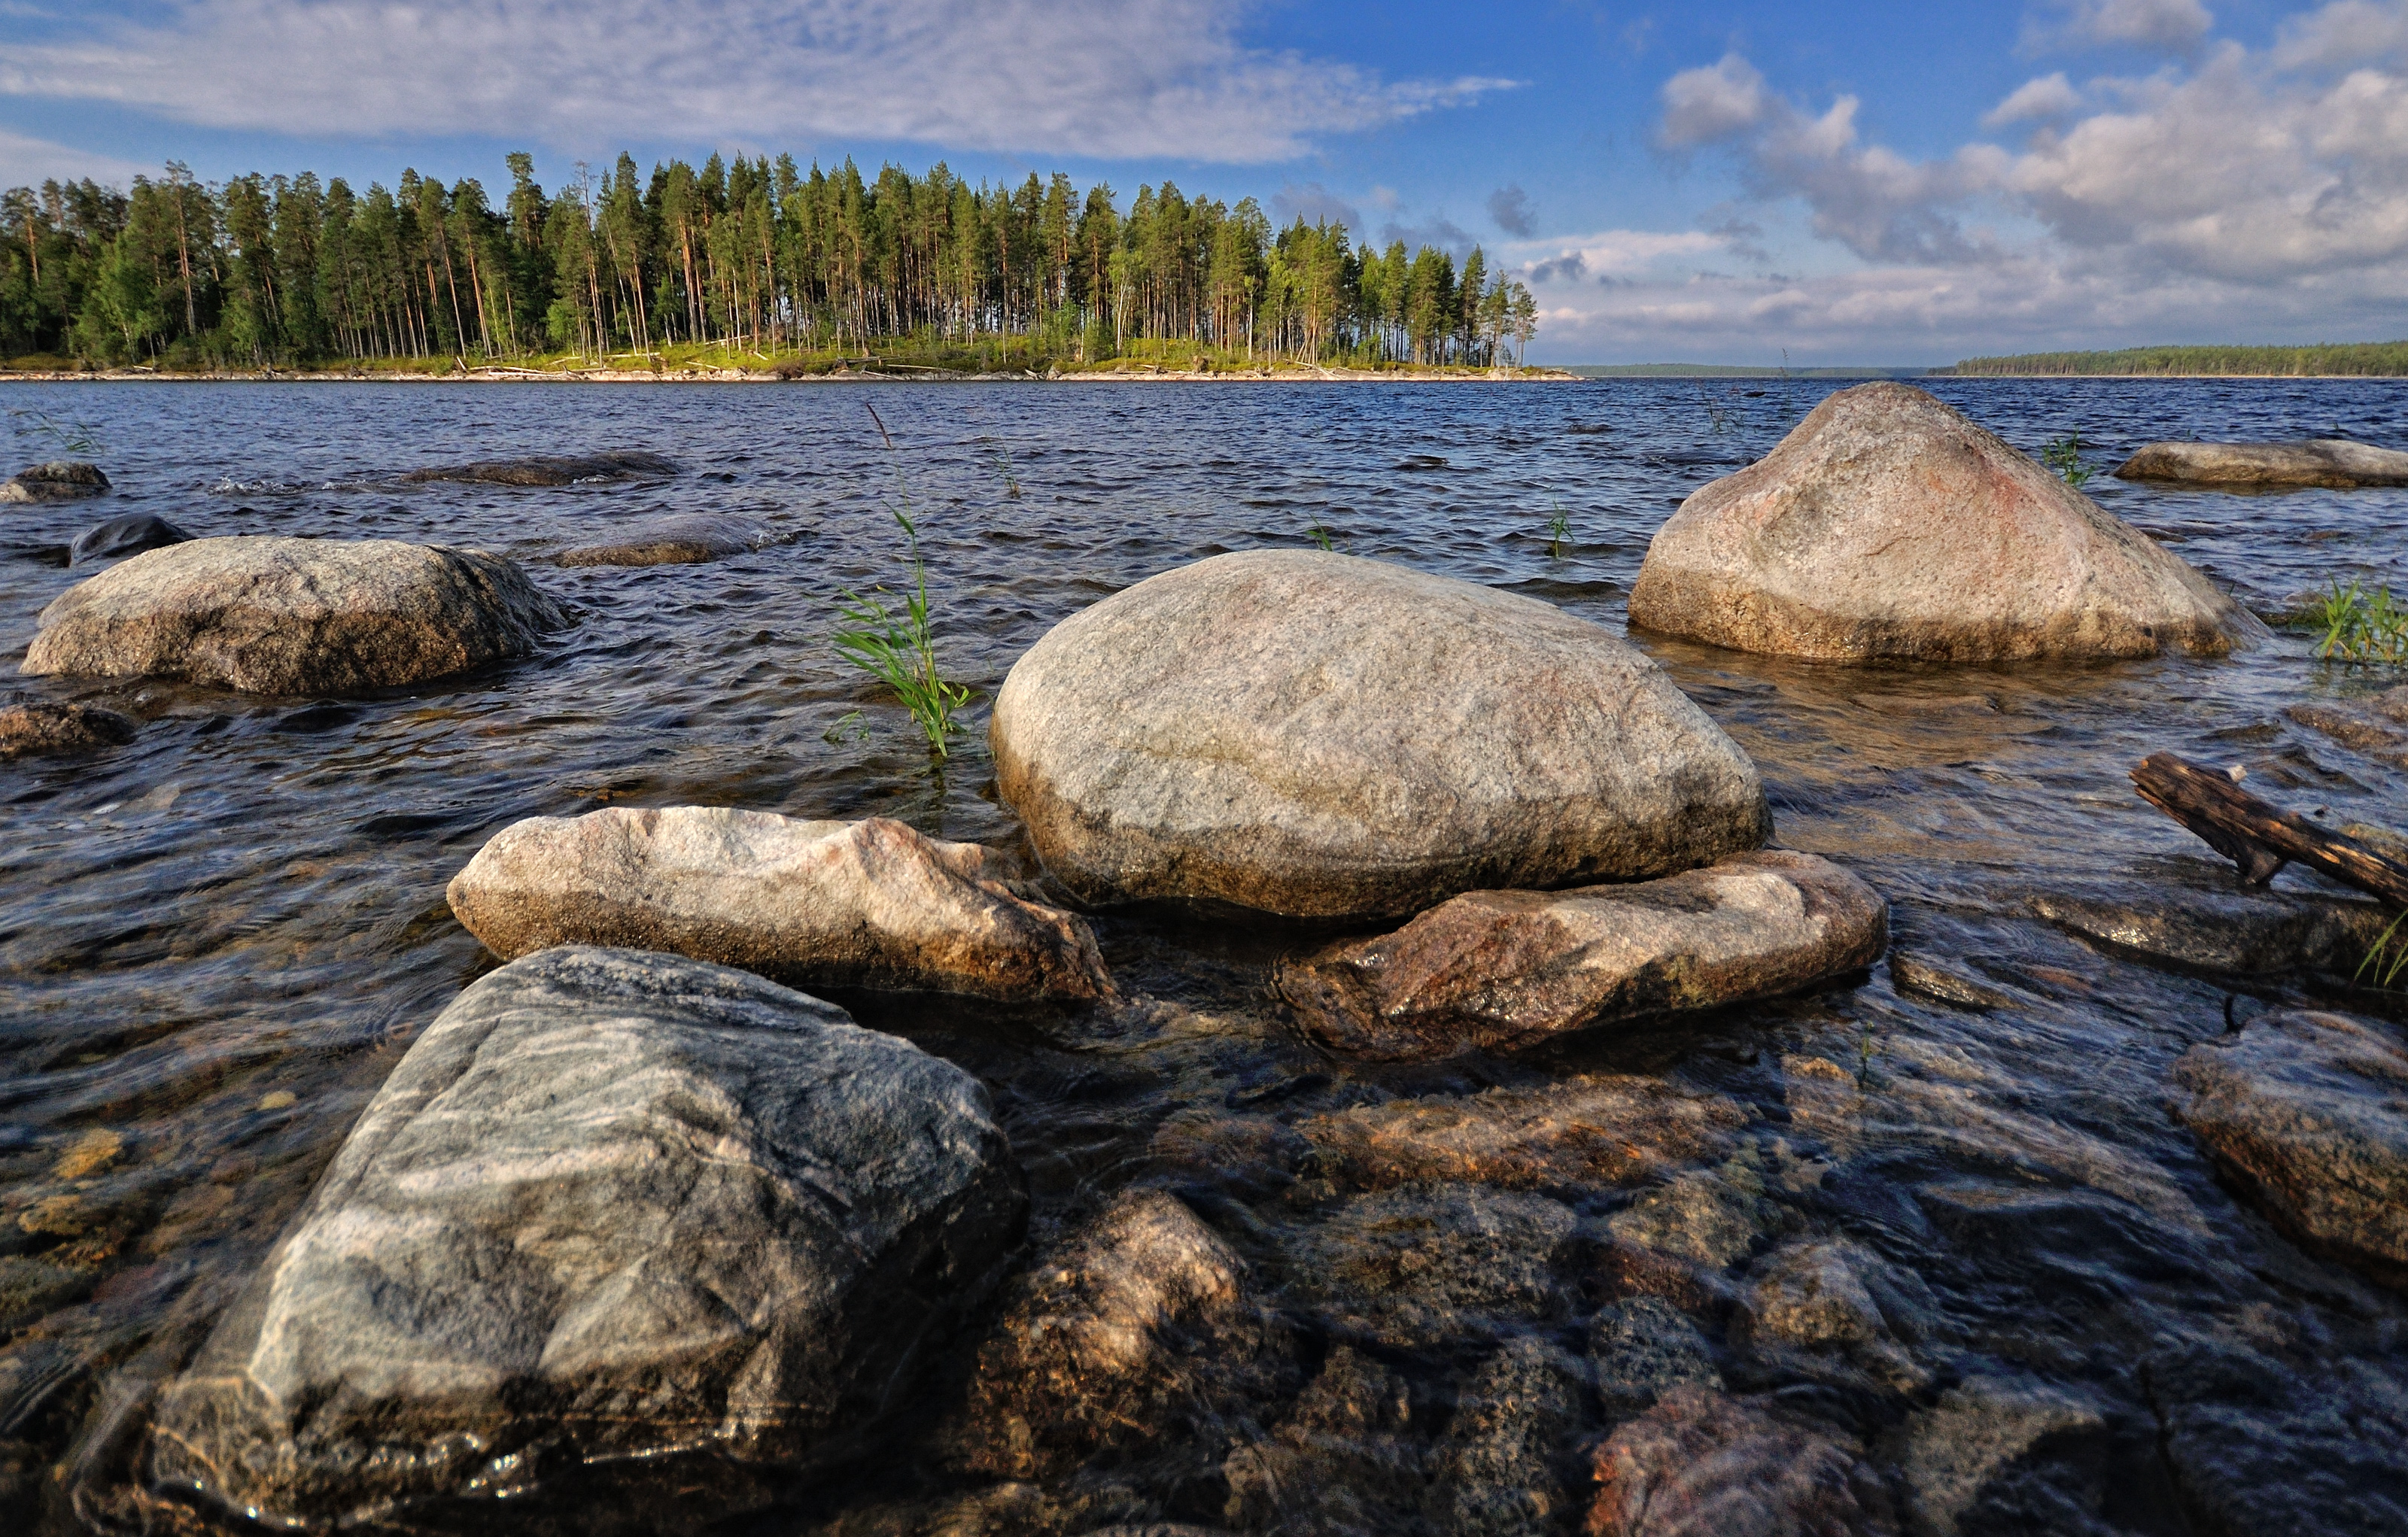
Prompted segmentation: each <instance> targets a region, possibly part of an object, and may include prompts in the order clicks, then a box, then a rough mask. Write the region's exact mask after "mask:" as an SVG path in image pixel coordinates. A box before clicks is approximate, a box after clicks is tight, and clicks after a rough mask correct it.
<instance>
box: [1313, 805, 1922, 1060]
mask: <svg viewBox="0 0 2408 1537" xmlns="http://www.w3.org/2000/svg"><path fill="white" fill-rule="evenodd" d="M1888 937H1889V907H1888V904H1886V903H1885V902H1884V901H1883V900H1882V898H1881V896H1880V894H1879V893H1878V892H1876V891H1874V890H1873V889H1872V888H1871V887H1870V886H1867V885H1866V884H1865V883H1864V882H1863V881H1861V880H1859V879H1857V878H1856V876H1855V875H1850V874H1849V873H1848V872H1847V871H1845V870H1842V869H1841V868H1840V867H1839V866H1838V865H1836V864H1833V863H1831V862H1830V861H1828V860H1822V859H1817V858H1816V857H1814V856H1813V855H1812V854H1794V853H1789V852H1787V851H1785V850H1780V849H1767V850H1764V851H1762V852H1758V853H1754V854H1741V855H1736V856H1733V857H1731V858H1728V859H1726V860H1724V861H1721V862H1720V863H1718V864H1714V865H1712V866H1710V867H1708V868H1706V869H1703V870H1690V871H1685V872H1684V873H1682V874H1680V875H1668V876H1665V877H1663V878H1662V879H1659V880H1651V881H1643V882H1640V883H1637V884H1634V885H1627V886H1588V887H1583V888H1580V889H1576V890H1570V891H1474V892H1471V893H1469V895H1466V896H1460V897H1457V898H1455V900H1454V901H1452V902H1449V903H1446V904H1443V905H1441V906H1439V907H1435V908H1433V909H1431V910H1430V911H1428V912H1426V913H1424V914H1423V915H1422V916H1421V917H1419V918H1415V919H1413V921H1412V922H1411V923H1409V924H1407V925H1405V927H1404V928H1402V929H1400V930H1398V932H1395V933H1393V934H1387V935H1383V937H1381V938H1378V939H1371V940H1365V941H1362V942H1359V943H1356V944H1352V945H1346V946H1340V947H1339V948H1337V949H1335V950H1333V951H1329V952H1326V953H1325V954H1324V955H1322V956H1320V957H1318V958H1316V959H1314V960H1313V961H1310V962H1306V963H1303V964H1294V963H1283V965H1282V966H1281V968H1280V971H1279V976H1278V987H1279V990H1280V994H1281V996H1282V997H1283V998H1285V999H1286V1000H1287V1001H1288V1003H1290V1004H1292V1005H1294V1006H1295V1008H1296V1009H1297V1014H1298V1016H1299V1017H1300V1018H1301V1019H1302V1020H1303V1023H1304V1028H1305V1030H1306V1032H1307V1033H1308V1034H1310V1035H1311V1036H1312V1038H1313V1039H1314V1040H1316V1041H1318V1042H1319V1043H1321V1044H1322V1045H1324V1046H1327V1047H1329V1048H1330V1049H1331V1050H1334V1051H1340V1052H1344V1053H1346V1054H1348V1055H1350V1056H1358V1057H1369V1058H1372V1059H1375V1060H1388V1061H1396V1060H1426V1059H1429V1058H1435V1057H1444V1056H1447V1055H1450V1054H1452V1053H1454V1052H1458V1051H1469V1050H1490V1051H1511V1050H1514V1049H1516V1048H1519V1047H1523V1046H1530V1045H1533V1044H1535V1043H1537V1042H1539V1041H1542V1040H1545V1039H1547V1038H1549V1037H1551V1036H1555V1035H1559V1034H1562V1033H1564V1032H1568V1031H1572V1030H1577V1029H1582V1028H1584V1027H1588V1026H1594V1025H1598V1024H1606V1023H1613V1022H1615V1021H1620V1020H1626V1019H1633V1018H1643V1017H1646V1016H1650V1015H1656V1014H1663V1013H1667V1012H1670V1011H1674V1010H1680V1009H1697V1008H1710V1007H1713V1005H1715V1004H1720V1003H1737V1002H1739V1001H1741V1000H1743V999H1750V998H1764V997H1770V996H1772V995H1774V994H1777V993H1784V992H1792V991H1795V990H1797V989H1800V988H1804V987H1809V986H1812V985H1813V984H1814V983H1816V982H1820V981H1823V980H1825V979H1827V978H1829V977H1833V976H1843V975H1847V974H1848V973H1850V972H1854V971H1858V970H1861V969H1863V968H1864V967H1866V966H1870V965H1871V964H1872V963H1873V962H1874V961H1877V960H1879V959H1880V958H1881V953H1882V950H1883V948H1884V946H1885V945H1886V944H1887V943H1888Z"/></svg>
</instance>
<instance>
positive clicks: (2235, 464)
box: [2115, 437, 2408, 491]
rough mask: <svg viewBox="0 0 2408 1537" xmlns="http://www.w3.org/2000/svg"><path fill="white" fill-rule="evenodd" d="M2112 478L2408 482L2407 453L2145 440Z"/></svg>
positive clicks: (2322, 445)
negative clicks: (2145, 443)
mask: <svg viewBox="0 0 2408 1537" xmlns="http://www.w3.org/2000/svg"><path fill="white" fill-rule="evenodd" d="M2115 478H2116V479H2118V480H2163V481H2171V482H2174V483H2176V484H2179V485H2192V486H2242V487H2247V486H2264V487H2273V488H2285V487H2295V486H2326V487H2330V488H2332V489H2334V490H2337V491H2349V490H2352V489H2355V488H2357V487H2359V486H2408V453H2402V452H2401V451H2400V450H2399V449H2397V448H2375V447H2374V446H2373V445H2372V444H2367V443H2352V442H2350V441H2349V440H2348V439H2347V438H2339V437H2320V438H2311V439H2310V440H2308V441H2307V442H2304V443H2151V444H2148V445H2145V446H2144V447H2143V448H2141V450H2140V451H2139V452H2137V453H2135V454H2133V455H2132V457H2131V458H2129V459H2128V460H2126V461H2124V463H2122V464H2121V465H2120V466H2118V467H2117V469H2116V471H2115Z"/></svg>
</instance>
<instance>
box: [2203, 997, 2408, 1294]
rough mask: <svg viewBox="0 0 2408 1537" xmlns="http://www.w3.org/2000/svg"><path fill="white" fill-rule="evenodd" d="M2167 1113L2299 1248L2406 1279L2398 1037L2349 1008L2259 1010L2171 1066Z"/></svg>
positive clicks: (2405, 1138) (2404, 1061) (2406, 1190)
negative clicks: (2174, 1091)
mask: <svg viewBox="0 0 2408 1537" xmlns="http://www.w3.org/2000/svg"><path fill="white" fill-rule="evenodd" d="M2173 1077H2174V1082H2175V1084H2176V1085H2177V1086H2178V1087H2179V1088H2180V1089H2183V1090H2184V1091H2185V1093H2186V1095H2187V1098H2186V1100H2185V1101H2184V1102H2182V1103H2178V1104H2177V1105H2176V1107H2175V1113H2176V1114H2177V1115H2179V1116H2180V1117H2182V1119H2183V1120H2184V1122H2185V1123H2186V1124H2187V1125H2188V1126H2189V1127H2190V1129H2191V1130H2192V1131H2194V1132H2196V1133H2198V1135H2199V1139H2200V1142H2202V1143H2204V1144H2205V1145H2206V1146H2207V1149H2208V1151H2209V1152H2210V1153H2211V1154H2212V1155H2214V1159H2215V1161H2216V1164H2217V1166H2218V1167H2220V1168H2221V1169H2222V1170H2223V1171H2224V1172H2225V1174H2226V1175H2227V1176H2228V1177H2229V1178H2230V1179H2231V1180H2232V1182H2233V1183H2234V1185H2236V1186H2237V1187H2239V1188H2240V1189H2241V1191H2242V1192H2243V1196H2244V1197H2245V1198H2246V1199H2247V1200H2249V1201H2250V1202H2251V1203H2254V1204H2255V1205H2257V1207H2258V1208H2259V1209H2260V1210H2261V1211H2263V1212H2264V1213H2265V1214H2266V1216H2267V1217H2269V1218H2271V1219H2272V1221H2273V1223H2274V1225H2275V1226H2277V1227H2279V1228H2281V1229H2283V1230H2284V1231H2286V1232H2288V1233H2289V1234H2290V1235H2291V1236H2292V1237H2294V1238H2295V1239H2297V1240H2299V1242H2300V1245H2301V1246H2302V1247H2305V1248H2308V1249H2311V1250H2313V1251H2314V1252H2315V1253H2318V1254H2322V1255H2325V1256H2327V1257H2329V1258H2331V1259H2339V1260H2341V1261H2342V1262H2343V1263H2345V1264H2349V1265H2353V1266H2356V1267H2357V1268H2358V1269H2360V1270H2363V1271H2365V1272H2366V1273H2367V1274H2370V1275H2372V1276H2374V1277H2375V1278H2376V1279H2377V1280H2380V1281H2383V1282H2385V1283H2386V1284H2388V1285H2390V1286H2395V1287H2402V1288H2408V1037H2403V1036H2402V1034H2401V1030H2400V1027H2398V1026H2396V1025H2388V1024H2383V1023H2380V1022H2377V1021H2375V1020H2371V1019H2364V1018H2357V1017H2354V1016H2350V1015H2343V1014H2327V1013H2322V1012H2315V1011H2310V1010H2295V1011H2289V1012H2284V1013H2276V1014H2264V1015H2260V1016H2258V1017H2257V1018H2254V1019H2252V1020H2250V1021H2249V1022H2248V1023H2247V1024H2245V1025H2243V1026H2242V1028H2241V1031H2240V1033H2239V1034H2237V1035H2233V1036H2229V1037H2227V1038H2226V1039H2224V1040H2222V1041H2216V1042H2210V1043H2207V1044H2204V1045H2200V1046H2193V1047H2191V1048H2190V1049H2189V1050H2188V1051H2186V1052H2185V1053H2183V1055H2182V1058H2181V1060H2178V1061H2177V1062H2175V1063H2174V1068H2173Z"/></svg>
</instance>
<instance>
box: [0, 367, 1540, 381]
mask: <svg viewBox="0 0 2408 1537" xmlns="http://www.w3.org/2000/svg"><path fill="white" fill-rule="evenodd" d="M131 380H147V381H152V382H156V381H162V380H165V381H171V382H175V383H188V384H232V383H244V384H261V383H276V384H288V383H300V384H309V383H324V384H387V383H399V384H868V383H880V384H913V383H918V384H925V383H932V382H938V383H1015V384H1119V383H1128V384H1144V383H1164V382H1171V383H1199V384H1399V383H1410V384H1537V383H1568V384H1578V383H1582V382H1584V381H1583V378H1582V376H1580V375H1578V374H1572V373H1569V372H1566V371H1565V370H1563V369H1560V368H1478V369H1472V368H1345V367H1322V366H1319V365H1315V364H1309V363H1282V364H1281V365H1279V366H1277V367H1272V366H1270V365H1269V364H1264V365H1259V366H1256V367H1252V368H1242V367H1240V368H1209V369H1185V368H1162V367H1158V366H1155V365H1153V364H1146V365H1143V366H1131V367H1128V368H1081V369H1073V370H1068V371H1049V372H1044V373H1038V372H1031V371H1028V370H1025V369H1024V370H996V371H993V372H984V373H982V372H976V371H970V370H957V369H948V368H925V367H918V366H914V365H910V364H902V365H887V366H882V367H876V368H867V367H865V368H836V369H830V370H828V371H826V372H824V373H816V372H815V373H796V372H781V371H780V370H778V369H774V368H703V367H685V368H663V369H651V368H512V367H480V368H452V369H382V368H379V369H291V368H255V369H221V370H209V371H206V372H184V371H180V370H170V369H164V368H95V369H65V368H61V369H24V370H10V369H0V384H5V383H14V382H19V381H22V382H25V383H34V384H82V383H96V382H122V381H131Z"/></svg>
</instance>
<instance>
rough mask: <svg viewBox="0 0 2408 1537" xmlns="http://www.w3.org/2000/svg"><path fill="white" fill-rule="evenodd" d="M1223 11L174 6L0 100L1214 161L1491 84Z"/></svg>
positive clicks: (216, 114) (552, 139) (27, 56)
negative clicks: (1277, 35)
mask: <svg viewBox="0 0 2408 1537" xmlns="http://www.w3.org/2000/svg"><path fill="white" fill-rule="evenodd" d="M1242 9H1243V6H1242V4H1241V0H414V3H412V4H408V5H396V4H386V3H383V0H183V3H182V4H181V5H179V7H176V8H175V9H174V10H173V11H171V12H170V17H171V19H170V20H169V21H165V23H163V24H159V25H152V26H144V25H139V24H136V23H133V22H124V23H120V24H118V25H116V26H113V27H106V28H103V29H100V30H99V31H98V32H97V34H96V35H95V36H93V37H92V38H90V39H89V40H84V41H78V42H73V43H49V44H38V45H33V46H17V47H12V48H10V49H9V50H8V51H7V55H6V56H5V58H0V92H6V93H14V94H19V95H28V96H48V97H72V98H82V99H93V100H103V101H111V102H116V103H119V104H122V105H123V106H126V107H137V108H142V109H146V110H150V111H154V112H158V113H160V114H163V115H165V116H166V117H169V118H173V119H177V120H179V121H186V122H193V123H198V124H202V125H205V126H208V127H214V128H233V129H250V130H267V131H271V132H278V133H291V134H311V135H400V134H410V135H417V134H424V133H428V132H436V133H479V134H499V135H518V134H523V135H530V136H532V137H536V138H539V139H542V140H544V141H546V142H549V143H552V144H554V145H561V146H570V147H583V146H588V145H598V144H605V143H616V142H618V141H620V140H623V139H625V138H627V137H629V136H631V135H632V136H641V137H650V138H661V139H685V140H702V141H724V140H727V139H731V138H751V139H761V138H767V137H779V136H794V135H806V136H808V135H828V136H838V135H842V136H845V137H851V138H865V137H878V138H896V139H910V140H917V141H922V142H925V143H930V144H939V145H943V146H945V147H947V148H951V149H991V150H1006V151H1009V150H1022V151H1032V152H1048V153H1054V154H1076V155H1093V156H1098V157H1103V158H1132V157H1141V156H1168V157H1177V158H1180V159H1195V160H1208V161H1219V162H1260V161H1276V160H1285V159H1290V158H1293V157H1295V156H1297V155H1299V154H1302V153H1304V152H1306V151H1307V150H1308V149H1310V148H1311V147H1312V144H1313V142H1314V141H1315V139H1316V138H1317V137H1319V136H1321V135H1328V134H1341V133H1349V132H1354V131H1358V130H1362V129H1366V128H1373V127H1377V126H1380V125H1382V124H1384V123H1390V122H1395V121H1399V120H1401V119H1405V118H1410V117H1413V116H1416V115H1419V114H1421V113H1425V112H1428V111H1432V110H1435V109H1438V108H1441V107H1453V106H1458V105H1461V104H1464V103H1468V102H1470V101H1473V100H1475V99H1477V98H1478V97H1479V96H1480V95H1481V94H1482V93H1486V92H1491V91H1497V90H1502V89H1506V88H1508V87H1510V86H1511V84H1512V82H1510V81H1505V80H1497V79H1488V78H1458V79H1452V80H1425V79H1413V80H1389V79H1386V78H1382V77H1381V76H1379V75H1378V74H1376V73H1374V72H1372V71H1369V70H1366V69H1363V68H1360V67H1358V66H1355V65H1353V64H1344V63H1340V62H1335V61H1329V60H1320V59H1312V58H1307V57H1305V56H1303V55H1301V54H1297V53H1294V52H1275V51H1269V50H1260V49H1254V48H1249V47H1247V46H1246V45H1245V44H1243V43H1242V42H1241V41H1240V38H1239V36H1238V26H1239V22H1240V19H1241V11H1242Z"/></svg>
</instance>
